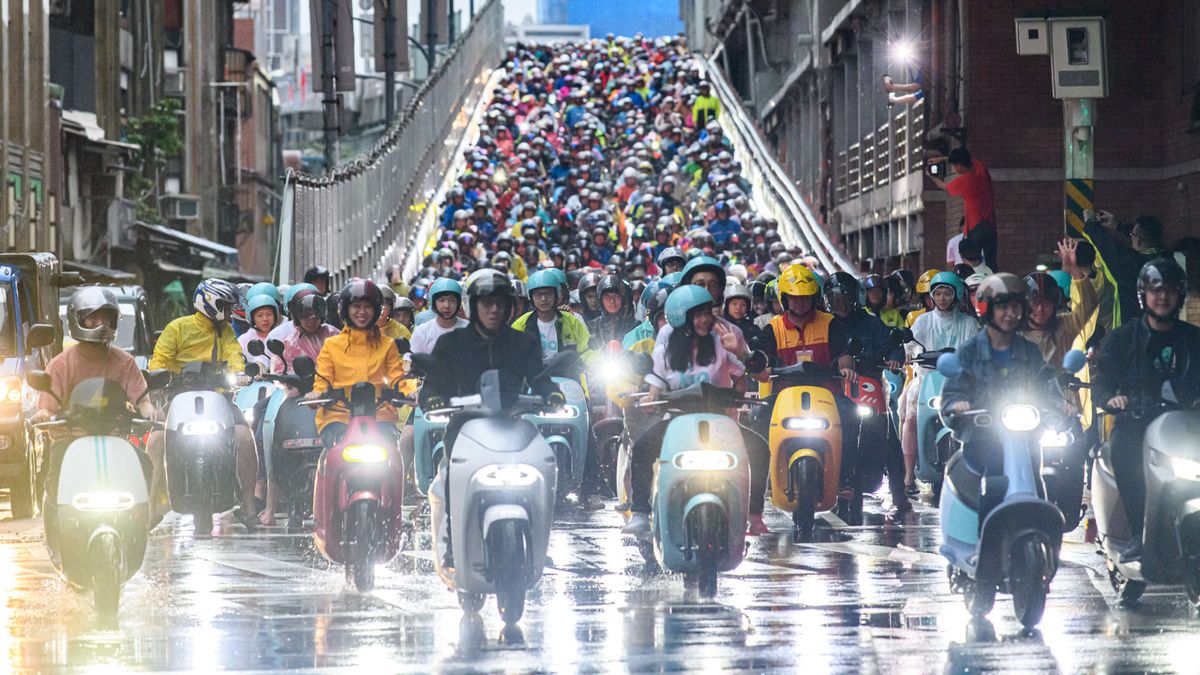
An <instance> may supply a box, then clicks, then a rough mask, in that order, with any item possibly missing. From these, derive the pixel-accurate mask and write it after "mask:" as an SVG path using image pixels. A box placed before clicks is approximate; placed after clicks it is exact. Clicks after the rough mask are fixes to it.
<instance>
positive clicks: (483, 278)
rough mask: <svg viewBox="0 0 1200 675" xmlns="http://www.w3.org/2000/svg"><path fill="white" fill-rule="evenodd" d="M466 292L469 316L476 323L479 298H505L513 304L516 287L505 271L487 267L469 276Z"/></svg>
mask: <svg viewBox="0 0 1200 675" xmlns="http://www.w3.org/2000/svg"><path fill="white" fill-rule="evenodd" d="M538 274H540V272H539V273H538ZM464 293H465V295H466V296H467V316H468V317H470V319H471V322H472V323H475V322H476V321H475V320H476V317H478V316H479V314H478V312H476V311H475V303H476V302H478V300H479V298H484V297H499V298H505V299H507V300H508V302H509V303H510V305H511V303H512V301H513V299H514V297H515V296H516V289H514V288H513V285H512V282H511V281H509V279H508V277H507V276H505V275H504V274H503V273H501V272H500V271H498V270H494V269H488V268H485V269H481V270H478V271H476V272H472V273H471V276H469V277H467V284H466V290H465V291H464Z"/></svg>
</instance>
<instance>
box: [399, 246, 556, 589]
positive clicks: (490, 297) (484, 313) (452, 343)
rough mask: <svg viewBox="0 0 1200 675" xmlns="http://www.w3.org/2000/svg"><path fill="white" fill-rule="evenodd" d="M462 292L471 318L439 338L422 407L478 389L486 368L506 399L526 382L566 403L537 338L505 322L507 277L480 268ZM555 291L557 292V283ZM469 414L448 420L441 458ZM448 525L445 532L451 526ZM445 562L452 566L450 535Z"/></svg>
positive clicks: (423, 389)
mask: <svg viewBox="0 0 1200 675" xmlns="http://www.w3.org/2000/svg"><path fill="white" fill-rule="evenodd" d="M534 276H535V277H536V276H537V274H535V275H534ZM532 280H533V279H532V278H531V279H530V281H532ZM543 288H545V287H543ZM465 294H466V296H467V316H468V317H469V322H470V323H469V325H468V326H466V327H464V328H458V329H455V330H453V331H451V332H449V333H446V334H445V335H443V336H442V337H441V338H439V339H438V341H437V344H436V345H435V346H434V348H433V354H432V358H433V362H434V364H435V366H436V367H434V368H432V369H431V370H430V372H428V373H426V377H425V383H424V385H423V386H422V387H421V393H420V402H421V408H422V409H423V410H437V409H439V408H444V407H446V405H447V403H449V401H450V400H451V399H452V398H454V397H456V396H466V395H470V394H475V393H478V392H479V379H480V376H481V375H483V373H485V372H487V371H489V370H498V371H500V387H501V391H502V396H503V397H504V398H506V399H511V398H515V396H516V395H517V394H519V393H521V389H522V387H523V386H524V385H525V384H527V385H528V386H529V388H530V389H531V390H532V391H533V393H534V394H537V395H539V396H543V397H545V398H546V399H547V403H549V404H551V405H556V406H561V405H562V404H563V403H565V402H566V399H565V398H564V397H563V395H562V393H561V392H560V391H558V388H557V387H556V386H555V385H554V383H553V382H552V381H551V380H550V378H548V377H546V376H545V375H543V374H542V373H541V370H542V360H541V355H540V353H539V351H540V350H539V349H538V343H537V341H536V340H535V339H534V338H531V337H530V336H528V335H525V334H523V333H521V332H520V331H518V330H514V329H513V328H510V327H508V326H506V325H505V323H506V319H507V317H508V316H509V313H510V312H511V311H512V308H511V305H512V303H513V296H514V289H513V285H512V282H511V281H509V280H508V277H506V276H504V275H503V274H502V273H500V272H498V271H496V270H493V269H482V270H479V271H478V272H475V273H474V274H472V275H471V276H470V277H468V278H467V284H466V292H465ZM554 294H555V295H557V290H556V289H555V290H554ZM464 355H471V358H464ZM469 417H470V416H468V415H461V414H459V415H454V416H452V417H451V419H450V422H449V423H448V424H447V425H446V432H445V435H444V441H445V448H446V454H445V459H444V461H448V460H449V458H450V455H451V453H452V452H453V451H454V441H455V439H456V438H457V436H458V430H459V429H460V428H462V425H463V423H464V422H466V421H467V419H468V418H469ZM446 496H447V501H446V513H449V512H450V509H449V497H450V495H449V493H447V495H446ZM446 530H447V532H449V531H450V528H449V527H447V528H446ZM443 567H445V568H451V567H454V556H453V551H452V548H451V542H450V541H449V540H447V542H446V555H445V558H444V560H443Z"/></svg>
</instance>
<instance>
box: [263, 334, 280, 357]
mask: <svg viewBox="0 0 1200 675" xmlns="http://www.w3.org/2000/svg"><path fill="white" fill-rule="evenodd" d="M267 351H269V352H271V353H272V354H274V355H275V356H278V357H279V358H283V341H282V340H276V339H271V340H267Z"/></svg>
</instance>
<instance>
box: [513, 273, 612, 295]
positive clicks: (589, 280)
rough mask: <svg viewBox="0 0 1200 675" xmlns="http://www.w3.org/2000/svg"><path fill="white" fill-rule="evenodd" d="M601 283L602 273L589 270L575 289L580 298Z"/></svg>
mask: <svg viewBox="0 0 1200 675" xmlns="http://www.w3.org/2000/svg"><path fill="white" fill-rule="evenodd" d="M599 283H600V275H599V274H596V273H595V272H588V273H587V274H585V275H583V278H582V279H580V280H579V286H577V287H576V288H575V290H577V291H579V298H580V299H583V294H584V293H585V292H587V291H590V290H593V289H595V288H596V286H597V285H598V284H599ZM530 290H532V289H530Z"/></svg>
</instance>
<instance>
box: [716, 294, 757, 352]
mask: <svg viewBox="0 0 1200 675" xmlns="http://www.w3.org/2000/svg"><path fill="white" fill-rule="evenodd" d="M752 300H753V296H751V294H750V289H749V288H748V287H747V286H746V285H745V284H741V283H731V284H729V285H728V286H726V287H725V307H724V311H723V312H722V313H721V315H722V316H724V317H725V320H726V321H728V322H729V323H732V324H733V325H735V326H737V327H738V328H739V329H740V330H741V331H742V335H744V336H746V341H747V342H748V343H750V344H754V342H755V336H757V335H758V326H756V325H754V316H753V315H752V314H751V313H750V305H751V302H752Z"/></svg>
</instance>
